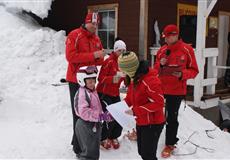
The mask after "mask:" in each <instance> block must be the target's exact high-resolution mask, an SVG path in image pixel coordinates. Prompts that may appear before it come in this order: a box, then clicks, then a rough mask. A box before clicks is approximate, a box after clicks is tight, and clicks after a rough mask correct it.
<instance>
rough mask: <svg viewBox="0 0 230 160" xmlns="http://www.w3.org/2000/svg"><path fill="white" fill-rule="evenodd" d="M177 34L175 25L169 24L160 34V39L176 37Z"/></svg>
mask: <svg viewBox="0 0 230 160" xmlns="http://www.w3.org/2000/svg"><path fill="white" fill-rule="evenodd" d="M178 34H179V29H178V27H177V26H176V25H174V24H170V25H167V26H166V27H165V28H164V31H163V33H162V37H163V38H165V37H168V36H175V35H178Z"/></svg>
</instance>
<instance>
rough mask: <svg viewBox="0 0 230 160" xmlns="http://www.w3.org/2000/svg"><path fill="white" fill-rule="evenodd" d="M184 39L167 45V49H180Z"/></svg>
mask: <svg viewBox="0 0 230 160" xmlns="http://www.w3.org/2000/svg"><path fill="white" fill-rule="evenodd" d="M182 43H183V42H182V40H178V41H177V42H176V43H175V44H173V45H170V46H169V45H167V49H169V50H171V51H175V50H178V49H179V48H180V47H181V44H182Z"/></svg>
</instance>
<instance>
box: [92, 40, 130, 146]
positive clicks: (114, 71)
mask: <svg viewBox="0 0 230 160" xmlns="http://www.w3.org/2000/svg"><path fill="white" fill-rule="evenodd" d="M125 51H126V44H125V42H124V41H122V40H117V41H115V43H114V51H113V52H112V53H111V54H110V56H109V58H107V59H106V60H105V61H104V63H103V65H102V67H101V70H100V73H99V77H98V85H97V91H98V93H99V97H100V99H101V103H102V108H103V111H104V112H106V111H107V109H106V107H107V105H110V104H113V103H116V102H120V101H121V99H120V92H119V88H120V84H121V82H122V81H123V80H124V78H123V77H122V74H121V72H120V71H119V69H118V64H117V59H118V56H119V55H120V54H121V53H123V52H125ZM121 132H122V127H121V126H120V125H119V123H117V122H116V121H115V120H113V121H111V122H104V123H103V127H102V134H101V146H102V147H104V148H105V149H109V148H111V147H113V148H114V149H117V148H119V146H120V144H119V142H118V139H117V138H118V137H120V135H121Z"/></svg>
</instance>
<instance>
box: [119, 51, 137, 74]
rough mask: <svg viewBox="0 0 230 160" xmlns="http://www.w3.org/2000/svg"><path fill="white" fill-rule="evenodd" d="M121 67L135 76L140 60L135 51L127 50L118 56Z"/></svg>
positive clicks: (126, 72) (123, 70)
mask: <svg viewBox="0 0 230 160" xmlns="http://www.w3.org/2000/svg"><path fill="white" fill-rule="evenodd" d="M118 67H119V69H120V70H121V71H122V72H124V73H125V74H127V75H128V76H129V77H130V78H133V77H134V75H135V73H136V71H137V68H138V67H139V60H138V58H137V56H136V54H135V53H134V52H126V53H123V54H121V55H120V56H119V57H118Z"/></svg>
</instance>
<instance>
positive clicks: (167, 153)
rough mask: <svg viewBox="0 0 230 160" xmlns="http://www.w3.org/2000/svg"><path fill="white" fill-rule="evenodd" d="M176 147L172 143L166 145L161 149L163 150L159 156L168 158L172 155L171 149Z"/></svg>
mask: <svg viewBox="0 0 230 160" xmlns="http://www.w3.org/2000/svg"><path fill="white" fill-rule="evenodd" d="M175 148H176V147H175V146H173V145H166V146H165V148H164V149H163V151H162V152H161V157H162V158H168V157H170V156H171V155H172V152H173V150H174V149H175Z"/></svg>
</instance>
